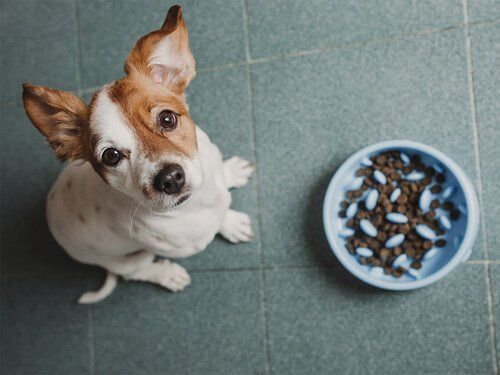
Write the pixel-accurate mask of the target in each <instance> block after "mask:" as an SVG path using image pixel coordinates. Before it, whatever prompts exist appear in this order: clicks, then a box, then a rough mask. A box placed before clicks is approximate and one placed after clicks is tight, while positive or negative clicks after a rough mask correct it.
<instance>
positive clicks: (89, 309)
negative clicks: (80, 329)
mask: <svg viewBox="0 0 500 375" xmlns="http://www.w3.org/2000/svg"><path fill="white" fill-rule="evenodd" d="M87 284H89V283H88V282H87ZM87 286H88V287H90V285H87ZM87 319H88V322H89V332H88V335H89V337H88V339H89V370H90V371H89V373H90V375H95V373H96V371H95V367H96V366H95V325H94V311H93V307H92V306H91V305H87Z"/></svg>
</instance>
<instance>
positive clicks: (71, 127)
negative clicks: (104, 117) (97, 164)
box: [23, 83, 88, 161]
mask: <svg viewBox="0 0 500 375" xmlns="http://www.w3.org/2000/svg"><path fill="white" fill-rule="evenodd" d="M23 102H24V109H25V110H26V113H27V114H28V117H29V118H30V120H31V122H32V123H33V125H35V126H36V128H37V129H38V130H39V131H40V133H42V134H43V135H44V136H45V137H46V138H47V141H48V142H49V145H50V146H51V147H52V149H53V150H54V152H55V154H56V156H57V157H58V158H59V159H60V160H62V161H64V160H67V159H71V160H76V159H83V158H84V148H83V142H82V135H83V132H84V129H85V127H86V126H87V124H88V109H87V106H86V105H85V103H84V102H83V101H82V100H81V99H80V98H78V97H77V96H75V95H73V94H70V93H67V92H64V91H59V90H53V89H50V88H48V87H43V86H33V85H30V84H29V83H25V84H24V85H23Z"/></svg>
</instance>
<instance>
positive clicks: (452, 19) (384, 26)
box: [248, 0, 463, 58]
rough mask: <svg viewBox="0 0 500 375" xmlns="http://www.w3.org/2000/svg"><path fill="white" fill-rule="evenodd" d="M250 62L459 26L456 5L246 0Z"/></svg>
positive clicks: (396, 0) (459, 9)
mask: <svg viewBox="0 0 500 375" xmlns="http://www.w3.org/2000/svg"><path fill="white" fill-rule="evenodd" d="M248 14H249V24H250V40H251V53H252V57H253V58H255V57H262V56H268V55H276V54H279V53H286V52H292V51H297V50H309V49H315V48H322V47H327V46H330V45H333V44H339V43H351V42H359V41H363V40H371V39H380V38H387V37H390V36H393V35H398V34H408V33H414V32H418V31H422V30H427V29H441V28H446V27H448V26H451V25H455V24H458V23H461V22H463V15H462V3H461V2H460V1H448V0H446V1H435V2H432V1H413V2H411V1H400V0H389V1H387V0H376V1H363V0H356V1H342V0H336V1H331V0H314V1H309V2H307V3H304V2H303V1H301V0H278V1H266V0H252V1H249V2H248Z"/></svg>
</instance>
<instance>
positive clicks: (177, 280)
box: [160, 262, 191, 292]
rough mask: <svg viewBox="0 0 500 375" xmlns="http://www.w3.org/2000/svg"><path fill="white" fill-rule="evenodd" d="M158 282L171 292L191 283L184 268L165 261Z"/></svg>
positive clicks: (178, 290)
mask: <svg viewBox="0 0 500 375" xmlns="http://www.w3.org/2000/svg"><path fill="white" fill-rule="evenodd" d="M162 266H163V268H164V270H163V272H162V275H161V280H160V284H161V285H162V286H163V287H165V288H167V289H169V290H171V291H172V292H180V291H181V290H183V289H184V288H185V287H187V286H188V285H189V284H191V276H189V274H188V273H187V271H186V269H185V268H184V267H182V266H181V265H179V264H177V263H170V262H165V263H164V264H163V265H162Z"/></svg>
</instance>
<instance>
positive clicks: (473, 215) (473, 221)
mask: <svg viewBox="0 0 500 375" xmlns="http://www.w3.org/2000/svg"><path fill="white" fill-rule="evenodd" d="M401 148H407V149H410V150H411V149H413V150H415V151H419V152H423V153H426V154H428V155H430V156H432V157H433V158H435V159H436V160H438V161H439V162H440V163H442V164H444V165H445V166H446V167H447V168H448V169H449V170H450V171H451V172H452V173H453V175H454V176H455V178H456V180H457V181H458V183H459V185H460V188H461V189H462V191H463V194H464V196H465V200H466V203H467V226H466V230H465V235H464V238H463V240H462V243H461V244H460V247H459V249H458V250H457V251H456V253H455V255H454V256H453V257H452V258H451V259H450V260H449V261H448V263H446V264H445V265H444V266H443V267H442V268H441V269H440V270H439V271H437V272H435V273H433V274H432V275H429V276H427V277H425V278H423V279H417V280H415V281H409V282H405V283H401V282H391V281H387V280H381V279H378V278H377V277H374V276H372V275H370V274H369V273H366V272H364V271H361V270H360V269H358V268H355V267H353V266H351V261H352V259H353V256H352V255H351V254H349V252H347V250H346V249H337V248H336V247H335V244H334V240H333V239H334V237H335V234H334V230H333V226H332V225H331V223H332V218H331V215H330V212H331V210H330V208H329V207H330V205H329V203H330V202H331V201H332V200H333V195H334V187H335V185H338V184H339V179H340V178H341V176H342V175H343V174H344V173H345V172H347V171H348V169H349V167H350V165H351V164H352V163H353V162H355V161H357V160H360V159H361V158H362V157H364V156H365V155H368V154H370V153H379V152H382V151H384V150H389V149H401ZM323 227H324V230H325V232H326V237H327V239H328V243H329V244H330V248H331V249H332V251H333V253H334V254H335V256H336V257H337V259H338V260H339V261H340V263H342V265H343V266H344V267H345V268H346V269H347V270H348V271H349V272H351V273H352V274H353V275H354V276H356V277H357V278H358V279H360V280H362V281H364V282H365V283H367V284H370V285H373V286H375V287H377V288H381V289H387V290H411V289H418V288H422V287H424V286H427V285H430V284H432V283H435V282H436V281H438V280H439V279H441V278H443V277H444V276H446V275H447V274H448V273H450V272H451V271H452V270H453V269H454V268H455V267H456V266H458V265H459V264H460V263H462V262H464V261H466V260H467V259H468V256H469V255H470V250H471V249H472V247H473V246H474V242H475V240H476V237H477V233H478V231H479V203H478V199H477V196H476V193H475V190H474V186H473V185H472V182H471V180H470V179H469V177H467V175H466V174H465V172H464V171H463V169H462V168H461V167H459V166H458V164H457V163H455V162H454V161H453V160H452V159H451V158H450V157H449V156H447V155H445V154H444V153H442V152H441V151H439V150H437V149H435V148H434V147H432V146H428V145H426V144H423V143H419V142H414V141H410V140H391V141H384V142H379V143H376V144H373V145H371V146H367V147H365V148H363V149H361V150H359V151H358V152H356V153H355V154H354V155H352V156H351V157H349V158H348V159H347V160H345V161H344V162H343V163H342V165H341V166H340V167H339V168H338V169H337V171H336V172H335V174H334V175H333V178H332V179H331V181H330V183H329V184H328V188H327V191H326V194H325V199H324V201H323Z"/></svg>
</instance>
